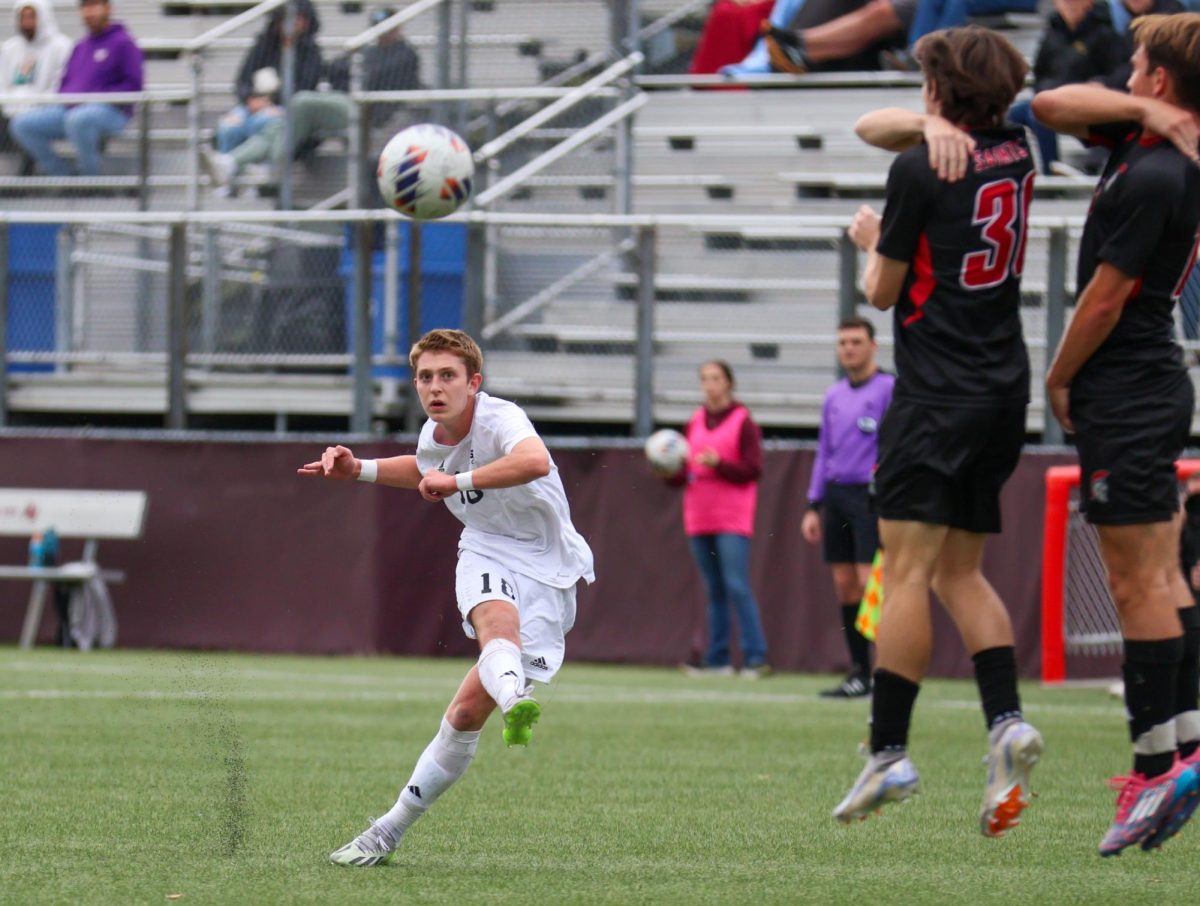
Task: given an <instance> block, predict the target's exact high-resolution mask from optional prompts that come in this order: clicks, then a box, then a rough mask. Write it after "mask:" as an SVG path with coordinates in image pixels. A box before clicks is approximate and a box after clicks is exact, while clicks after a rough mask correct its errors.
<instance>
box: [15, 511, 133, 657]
mask: <svg viewBox="0 0 1200 906" xmlns="http://www.w3.org/2000/svg"><path fill="white" fill-rule="evenodd" d="M145 520H146V493H145V491H59V490H47V489H44V488H0V535H10V536H20V537H25V538H29V537H31V536H32V535H33V534H34V533H36V532H44V531H46V529H50V528H53V529H54V531H55V533H56V534H57V535H58V537H59V538H83V539H84V544H83V558H82V559H81V560H79V561H76V562H73V563H64V564H62V565H61V566H0V579H16V580H21V581H28V582H32V583H33V588H32V590H31V591H30V594H29V604H28V605H27V607H26V609H25V623H24V625H23V627H22V629H21V647H22V648H32V647H33V644H34V642H35V640H36V639H37V633H38V629H39V627H40V626H41V623H42V608H43V606H44V604H45V600H46V591H47V590H48V588H49V587H50V585H52V584H56V583H65V584H69V585H72V586H74V587H73V588H72V607H73V608H75V607H76V606H77V604H76V602H78V606H79V607H83V606H84V605H92V606H94V607H96V608H98V610H99V613H98V615H97V619H98V621H99V625H100V633H99V642H100V644H102V645H104V646H106V647H109V646H111V645H112V644H113V642H114V641H115V640H116V618H115V616H114V615H113V609H112V600H111V598H110V597H109V594H108V583H109V582H123V581H124V580H125V574H124V573H123V572H120V571H118V570H111V569H103V568H102V567H101V566H100V563H99V561H98V560H97V559H96V552H97V549H98V548H99V543H100V539H101V538H125V539H136V538H140V537H141V536H142V528H143V525H144V524H145ZM78 642H79V644H80V647H81V648H85V649H86V648H87V647H90V645H91V637H90V636H89V637H88V638H86V639H80V640H78Z"/></svg>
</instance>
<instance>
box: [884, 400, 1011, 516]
mask: <svg viewBox="0 0 1200 906" xmlns="http://www.w3.org/2000/svg"><path fill="white" fill-rule="evenodd" d="M1024 442H1025V405H1024V404H1023V403H1022V404H1011V403H1007V404H999V403H998V404H996V405H994V406H981V407H978V408H973V407H966V406H943V405H932V404H930V403H924V402H914V401H912V400H905V399H898V400H897V399H894V400H892V405H891V406H890V407H889V408H888V411H887V415H885V416H884V418H883V424H882V425H881V426H880V429H879V468H878V469H877V470H876V471H875V502H876V509H877V510H878V513H879V517H880V518H881V519H899V520H911V521H914V522H926V523H929V524H931V525H948V526H950V527H951V528H956V529H962V530H963V531H967V532H975V533H977V534H982V533H984V532H991V533H995V532H999V531H1000V489H1001V488H1002V487H1004V482H1005V481H1007V480H1008V476H1009V475H1011V474H1012V473H1013V469H1015V468H1016V467H1017V460H1019V459H1020V457H1021V446H1022V445H1023V444H1024Z"/></svg>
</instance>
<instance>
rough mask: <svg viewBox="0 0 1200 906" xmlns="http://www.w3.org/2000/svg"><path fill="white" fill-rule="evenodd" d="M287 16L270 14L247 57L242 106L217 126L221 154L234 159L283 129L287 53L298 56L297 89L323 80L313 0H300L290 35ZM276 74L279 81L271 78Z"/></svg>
mask: <svg viewBox="0 0 1200 906" xmlns="http://www.w3.org/2000/svg"><path fill="white" fill-rule="evenodd" d="M286 23H287V11H286V9H285V8H283V7H280V8H279V9H277V10H275V12H273V13H272V14H271V18H270V19H269V20H268V22H267V24H266V27H264V28H263V30H262V31H261V32H259V34H258V37H257V38H256V39H255V41H254V46H253V47H251V48H250V50H249V51H248V52H247V53H246V57H245V59H243V60H242V65H241V68H240V69H239V70H238V74H237V79H236V81H235V82H234V91H235V92H236V93H237V99H238V103H237V106H236V107H234V108H233V109H232V110H230V111H229V112H228V113H227V114H225V115H224V116H223V117H221V121H220V122H219V123H218V124H217V135H216V146H217V151H218V153H220V154H230V153H231V152H232V151H233V150H234V149H235V148H237V147H239V146H240V145H242V144H243V143H244V142H246V141H248V140H250V139H251V138H253V137H255V136H257V135H259V134H260V133H261V132H263V131H264V130H265V129H267V128H268V127H269V126H271V125H272V124H278V122H279V120H280V118H281V117H282V115H283V110H282V109H281V108H280V107H279V106H278V104H277V102H276V100H277V95H278V92H279V88H280V86H281V85H282V83H283V50H284V48H285V47H291V48H293V50H294V51H295V57H294V59H295V69H294V72H293V82H292V90H293V91H294V92H299V91H308V90H312V89H314V88H316V87H317V82H319V81H320V79H321V68H322V66H321V49H320V48H319V47H318V46H317V40H316V34H317V32H318V31H319V30H320V28H321V20H320V19H319V18H318V16H317V11H316V8H315V7H314V6H313V4H312V0H296V5H295V14H294V18H293V22H292V29H291V31H290V32H289V31H287V29H286V27H285V26H286ZM270 73H273V74H274V78H273V79H272V78H271V77H270V75H268V74H270Z"/></svg>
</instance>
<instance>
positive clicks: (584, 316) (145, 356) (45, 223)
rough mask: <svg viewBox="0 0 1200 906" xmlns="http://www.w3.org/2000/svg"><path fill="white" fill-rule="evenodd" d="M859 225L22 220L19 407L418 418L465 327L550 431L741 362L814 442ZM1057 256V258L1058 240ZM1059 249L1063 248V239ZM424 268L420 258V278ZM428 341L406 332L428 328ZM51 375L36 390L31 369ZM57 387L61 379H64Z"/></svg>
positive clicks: (689, 394)
mask: <svg viewBox="0 0 1200 906" xmlns="http://www.w3.org/2000/svg"><path fill="white" fill-rule="evenodd" d="M847 220H848V219H847V218H845V217H833V216H826V217H808V218H804V217H789V218H784V217H757V218H737V217H713V216H708V217H683V216H670V215H661V216H640V217H617V216H612V215H608V216H583V215H574V216H565V215H558V216H556V215H546V214H541V215H521V214H485V213H478V212H477V213H472V214H469V215H458V216H457V217H455V218H452V219H450V220H447V221H441V222H437V223H427V224H423V225H420V226H419V227H414V224H412V223H411V222H409V221H405V220H403V219H401V218H399V217H397V216H396V215H394V214H391V213H387V212H379V211H376V212H372V211H343V212H305V213H291V214H282V213H273V212H259V213H250V212H242V213H240V214H225V213H221V214H218V213H198V214H190V215H165V214H153V213H149V214H131V215H121V214H112V213H109V214H104V215H80V214H52V213H44V214H41V215H37V216H34V215H17V214H10V215H8V216H7V218H6V220H5V221H4V223H5V226H4V227H3V228H4V230H5V231H6V232H7V241H6V243H5V247H6V248H7V250H8V256H7V258H8V266H7V281H4V284H3V285H6V286H7V288H8V291H7V294H6V298H5V301H6V305H7V316H6V317H5V319H4V324H5V325H6V326H7V332H8V340H7V345H6V347H5V349H6V359H7V361H8V363H9V366H10V370H12V371H11V373H9V374H8V380H9V387H8V392H7V394H5V395H4V399H5V402H7V404H8V407H9V408H10V409H11V410H14V411H28V412H38V411H46V410H60V411H62V410H66V411H72V412H89V411H106V412H112V411H139V412H162V413H168V414H169V413H174V415H173V416H172V417H174V418H176V419H177V420H178V421H179V422H180V423H186V420H187V415H188V413H201V412H205V413H235V412H257V413H263V414H267V415H275V416H276V417H277V418H281V419H282V420H283V422H286V419H287V417H288V416H289V414H291V413H295V414H300V413H310V414H315V413H325V414H329V415H342V416H346V417H349V418H351V419H352V420H353V421H354V423H355V424H356V425H358V426H359V427H360V429H363V430H365V429H366V427H368V426H369V424H370V421H371V420H372V419H373V418H383V419H387V420H395V421H399V420H401V419H405V418H408V419H412V418H415V410H414V409H413V407H412V405H411V402H410V400H409V399H408V396H407V371H406V361H405V359H406V351H407V349H408V346H409V344H410V342H411V338H412V336H413V333H414V332H421V331H424V330H427V329H430V328H433V327H463V328H464V329H467V330H469V331H471V332H472V333H474V334H476V335H478V336H479V337H480V338H481V340H482V341H483V345H484V348H485V351H486V352H487V355H488V367H487V370H486V374H487V380H488V383H489V386H490V387H491V388H492V389H493V390H495V391H496V392H497V393H499V394H501V395H504V396H508V397H512V398H514V399H516V400H518V401H520V402H521V403H522V404H523V405H525V406H526V407H527V408H529V409H530V411H531V412H532V413H533V414H534V415H535V416H537V417H544V418H552V419H555V420H559V421H564V422H567V421H577V422H587V423H610V424H622V423H623V424H629V425H632V426H633V429H634V430H635V432H643V431H646V430H648V428H649V426H650V425H651V424H653V422H655V421H660V422H680V421H682V420H683V419H684V418H685V417H686V415H687V414H688V412H690V410H691V408H692V407H693V406H694V401H695V370H696V367H697V365H698V364H699V363H700V362H701V361H703V360H705V359H709V358H713V357H720V358H724V359H727V360H728V361H729V362H731V363H732V364H733V366H734V368H735V369H736V371H737V373H738V392H739V395H740V396H741V397H742V398H743V399H744V400H745V401H746V402H747V403H748V404H750V405H751V406H752V407H753V408H754V410H755V413H756V416H757V417H758V419H759V421H760V422H762V423H763V424H767V425H776V426H793V427H799V426H812V425H815V424H817V422H818V419H819V415H820V401H821V395H822V393H823V391H824V389H825V387H826V386H827V385H828V383H829V382H830V381H831V380H832V379H833V378H834V377H835V375H836V361H835V355H834V342H835V333H836V325H837V323H838V321H839V319H840V318H841V317H843V316H845V315H846V314H849V313H862V314H866V315H867V316H868V317H870V318H872V320H873V321H874V323H876V324H877V326H878V328H879V340H880V345H881V349H882V353H881V359H882V360H883V362H884V364H885V365H887V364H890V362H891V331H890V316H889V315H886V314H884V313H880V312H875V311H873V310H871V309H869V308H867V307H866V306H865V305H863V304H862V300H861V296H860V295H859V291H858V280H859V268H860V265H861V260H860V259H861V256H860V255H859V254H858V253H857V250H856V249H855V248H854V247H853V245H852V244H851V243H850V242H849V240H848V239H847V238H846V237H845V235H844V229H845V226H846V223H847ZM1069 229H1073V227H1071V226H1070V225H1069V224H1068V222H1066V221H1062V220H1053V219H1052V220H1042V221H1038V220H1036V219H1035V223H1034V230H1033V231H1032V233H1031V239H1030V243H1031V245H1030V256H1029V261H1028V264H1027V276H1026V279H1027V281H1028V282H1029V284H1030V285H1034V284H1036V283H1037V281H1039V280H1041V281H1042V283H1043V291H1042V293H1041V295H1040V297H1039V300H1038V302H1037V304H1031V305H1029V306H1027V307H1026V308H1025V309H1024V315H1025V322H1026V326H1027V330H1028V333H1029V335H1030V338H1031V339H1030V345H1031V347H1032V348H1033V349H1034V350H1039V349H1040V350H1041V352H1040V353H1038V352H1035V354H1034V355H1033V356H1032V358H1033V360H1034V379H1033V380H1034V383H1033V388H1034V404H1033V406H1032V407H1031V410H1030V422H1029V425H1030V429H1031V430H1035V431H1036V430H1038V429H1040V428H1041V427H1042V421H1043V419H1042V413H1043V411H1044V410H1043V406H1042V404H1041V399H1040V393H1039V392H1038V388H1039V387H1040V386H1041V375H1042V373H1043V368H1044V360H1045V356H1044V350H1045V348H1046V340H1045V339H1042V340H1039V339H1038V337H1042V338H1051V337H1055V336H1057V334H1058V332H1059V328H1058V327H1056V326H1055V324H1056V323H1061V320H1062V319H1063V317H1064V311H1063V307H1064V306H1063V300H1064V287H1062V286H1058V287H1057V289H1056V288H1055V286H1054V285H1053V279H1054V275H1055V274H1057V275H1059V277H1061V275H1063V274H1064V273H1065V268H1066V260H1065V250H1066V248H1067V242H1066V236H1067V233H1068V231H1069ZM1039 237H1044V238H1039ZM1053 237H1057V238H1053ZM411 261H417V262H419V265H418V267H416V268H415V269H414V268H413V267H411V266H410V262H411ZM410 324H411V325H412V326H413V330H412V331H410V329H409V325H410ZM30 368H37V369H42V370H40V371H32V372H31V371H27V370H25V371H22V370H19V369H30ZM45 369H50V370H49V371H47V370H45Z"/></svg>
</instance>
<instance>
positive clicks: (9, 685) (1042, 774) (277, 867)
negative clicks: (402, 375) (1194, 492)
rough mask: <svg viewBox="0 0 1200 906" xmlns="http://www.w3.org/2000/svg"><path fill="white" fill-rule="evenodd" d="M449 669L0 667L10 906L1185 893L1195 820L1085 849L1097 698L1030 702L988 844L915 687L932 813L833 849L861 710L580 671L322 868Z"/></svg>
mask: <svg viewBox="0 0 1200 906" xmlns="http://www.w3.org/2000/svg"><path fill="white" fill-rule="evenodd" d="M466 667H467V664H466V663H465V662H463V661H447V660H438V661H421V660H396V659H382V658H378V659H364V658H300V657H252V656H225V655H207V654H178V653H166V652H163V653H160V652H144V653H133V652H119V653H113V652H98V653H92V654H88V655H79V654H75V653H69V652H59V651H53V650H43V651H36V652H21V651H16V650H14V649H11V648H6V649H0V715H2V718H0V777H2V778H3V790H4V800H5V801H4V808H3V810H2V812H0V830H2V833H0V842H2V843H3V847H4V854H5V858H4V860H3V863H2V864H0V901H2V902H4V903H22V904H23V903H72V904H87V903H105V904H108V903H112V904H133V903H153V904H165V903H169V902H179V903H181V904H184V906H189V904H197V906H198V904H205V903H238V904H243V903H244V904H258V903H289V904H290V903H330V904H360V903H401V902H403V903H455V904H474V903H519V904H529V906H553V904H559V903H751V904H761V903H855V904H877V903H950V902H1002V903H1021V902H1030V903H1068V902H1069V903H1120V904H1129V903H1139V902H1144V903H1149V902H1153V903H1173V902H1190V901H1194V899H1195V894H1196V890H1197V889H1198V883H1200V882H1198V873H1200V869H1198V866H1200V860H1198V857H1200V822H1198V823H1197V826H1194V827H1188V828H1185V830H1184V831H1183V833H1182V834H1181V835H1180V836H1178V837H1176V838H1175V839H1173V840H1172V841H1170V842H1169V843H1168V844H1167V846H1166V847H1165V848H1164V849H1163V850H1162V851H1160V852H1158V853H1155V854H1144V853H1142V852H1140V851H1133V852H1128V853H1126V854H1125V855H1124V856H1122V857H1121V858H1118V859H1112V860H1102V859H1100V858H1099V857H1098V856H1096V854H1095V847H1096V844H1097V842H1098V841H1099V839H1100V836H1101V835H1102V833H1103V831H1104V829H1105V828H1106V826H1107V823H1108V821H1109V820H1110V818H1111V816H1112V801H1113V800H1112V794H1111V793H1110V792H1109V791H1108V790H1107V789H1106V788H1105V786H1104V779H1105V778H1106V777H1107V776H1109V774H1111V773H1114V772H1119V771H1123V770H1124V769H1125V768H1126V767H1127V763H1126V762H1127V756H1126V750H1127V742H1126V737H1125V730H1124V725H1123V720H1122V713H1121V706H1120V704H1119V703H1118V702H1116V701H1114V700H1112V699H1110V698H1108V697H1107V696H1106V695H1105V694H1104V693H1103V692H1102V691H1099V690H1070V691H1062V690H1056V691H1048V690H1043V689H1041V688H1039V687H1037V686H1034V685H1027V686H1026V687H1025V688H1024V690H1023V692H1024V695H1025V700H1026V713H1027V715H1028V717H1029V718H1030V719H1031V720H1032V721H1033V722H1035V723H1036V724H1037V725H1038V726H1039V727H1040V728H1041V729H1042V731H1043V733H1044V735H1045V737H1046V743H1047V753H1046V757H1045V759H1044V762H1043V765H1042V766H1041V767H1040V768H1039V770H1038V771H1037V772H1036V773H1035V789H1036V790H1037V792H1038V794H1039V795H1038V798H1037V799H1036V800H1035V802H1034V804H1033V806H1032V808H1030V809H1029V811H1028V812H1026V818H1025V821H1024V823H1023V824H1022V826H1021V827H1020V828H1018V829H1017V830H1016V831H1015V832H1014V833H1013V834H1012V835H1010V836H1009V837H1008V838H1006V839H1003V840H988V839H985V838H984V837H982V836H981V835H980V833H979V830H978V822H977V809H978V806H979V796H980V794H981V792H982V786H983V779H984V767H983V765H982V764H981V758H982V756H983V755H984V753H985V744H984V733H983V723H982V718H981V717H980V714H979V709H978V705H977V703H976V699H975V689H974V686H973V684H970V683H966V682H944V681H943V682H930V683H928V684H927V685H926V687H925V688H924V690H923V691H922V693H921V698H920V700H919V701H918V703H917V717H916V723H915V727H914V734H913V739H912V754H913V758H914V760H915V761H916V763H917V766H918V768H919V769H920V771H921V775H922V782H923V787H924V791H923V794H922V795H921V796H919V797H917V799H916V800H915V801H914V802H912V803H911V804H904V805H901V806H894V807H892V808H891V809H890V810H889V811H888V812H885V814H884V815H883V816H882V817H880V818H872V819H871V820H869V821H867V822H865V823H862V824H857V825H855V826H853V827H843V826H840V825H838V824H837V823H836V822H834V821H833V820H832V819H831V818H830V817H829V813H830V810H831V809H832V807H833V806H834V804H835V803H836V802H837V800H838V799H839V798H840V797H841V795H842V794H843V793H844V791H845V789H846V788H847V787H848V785H849V784H850V782H851V781H852V780H853V779H854V777H855V776H856V774H857V772H858V770H859V768H860V766H861V762H860V761H859V759H858V758H857V757H856V756H855V745H856V743H857V742H858V741H859V740H860V739H862V738H863V736H864V735H865V720H866V714H867V706H866V704H865V703H863V702H853V703H836V702H826V701H822V700H820V699H818V698H817V696H816V693H817V691H818V690H819V689H820V688H822V687H823V686H825V685H827V684H828V683H829V678H828V677H811V676H777V677H773V678H770V679H767V680H762V681H757V682H755V681H747V680H742V679H738V678H730V679H710V680H701V681H697V680H690V679H688V678H686V677H684V676H683V675H681V674H678V673H676V672H673V671H668V670H653V669H637V668H616V667H593V666H586V665H579V664H568V665H567V667H566V668H565V669H564V670H563V672H562V674H560V678H559V681H558V682H557V684H556V685H555V686H554V687H553V688H552V689H549V690H543V693H542V695H541V698H542V701H543V702H544V703H545V706H546V707H545V714H544V717H543V720H542V722H541V724H539V725H538V727H537V730H536V732H535V734H534V743H533V746H532V747H531V748H530V749H529V750H527V751H522V750H508V749H506V748H504V746H503V744H502V743H501V740H500V730H499V724H498V723H496V724H495V725H491V726H489V727H488V728H487V730H485V733H484V738H483V741H482V742H481V744H480V748H479V754H478V757H477V758H476V760H475V763H474V764H473V765H472V767H471V769H470V771H469V772H468V773H467V775H466V776H465V777H464V778H463V780H462V781H461V782H460V783H459V784H458V785H457V786H455V787H454V788H453V789H452V790H450V792H448V793H447V794H446V795H445V796H444V797H443V798H442V799H441V800H440V801H439V802H438V803H437V805H436V806H435V807H434V808H433V809H432V810H431V811H430V813H429V814H428V815H427V816H426V817H425V818H424V819H422V820H421V821H420V822H419V823H418V824H417V825H416V826H415V827H414V828H413V830H412V831H410V832H409V834H408V835H407V836H406V837H405V840H404V843H403V846H402V848H401V850H400V853H399V855H398V857H397V858H396V860H395V861H394V862H393V863H392V864H391V865H390V866H385V867H382V868H375V869H370V870H352V869H345V868H337V867H334V866H332V865H329V864H328V863H327V862H326V860H325V857H326V854H327V853H328V852H329V851H330V850H332V849H334V848H336V847H338V846H340V845H341V844H342V843H345V842H346V841H347V840H349V839H350V838H351V837H352V836H353V835H354V834H356V833H357V832H358V831H360V830H362V828H363V827H364V826H365V824H366V820H367V818H368V816H370V815H378V814H381V813H382V812H383V811H385V810H386V809H387V808H388V807H389V806H390V805H391V803H392V801H393V800H394V798H395V796H396V794H397V792H398V790H399V788H400V785H401V784H402V783H403V782H404V781H405V780H406V779H407V778H408V772H409V769H410V768H411V766H412V764H413V762H414V760H415V759H416V757H417V755H418V754H419V753H420V751H421V750H422V749H423V748H424V746H425V745H426V743H427V742H428V740H429V739H430V737H431V736H432V734H433V733H434V732H435V730H436V728H437V724H438V719H439V716H440V714H441V711H442V709H443V707H444V706H445V704H446V702H447V701H448V700H449V698H450V696H451V695H452V693H453V691H454V689H455V688H456V685H457V682H458V680H459V679H460V678H461V675H462V673H463V672H464V671H465V669H466ZM174 894H179V895H181V896H180V897H178V898H177V899H175V900H168V896H169V895H174Z"/></svg>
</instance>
